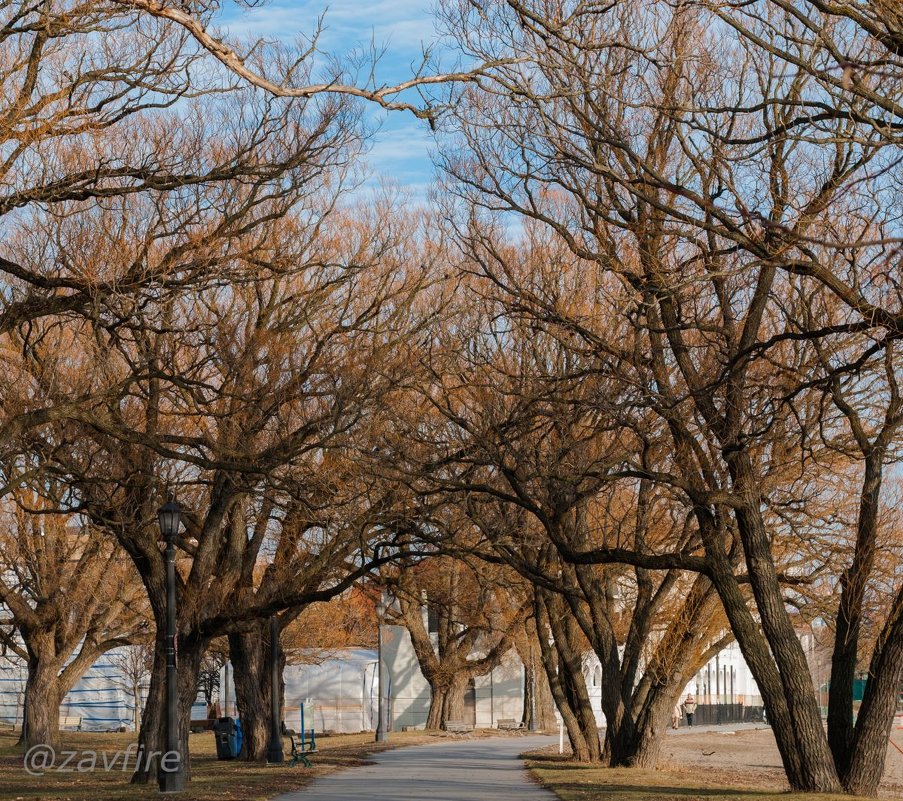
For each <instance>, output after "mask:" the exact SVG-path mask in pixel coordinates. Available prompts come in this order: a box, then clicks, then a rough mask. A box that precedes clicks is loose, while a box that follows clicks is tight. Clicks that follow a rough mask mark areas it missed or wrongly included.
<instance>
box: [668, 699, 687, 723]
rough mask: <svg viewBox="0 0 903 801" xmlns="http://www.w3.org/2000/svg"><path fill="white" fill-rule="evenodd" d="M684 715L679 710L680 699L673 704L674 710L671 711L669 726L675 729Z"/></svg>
mask: <svg viewBox="0 0 903 801" xmlns="http://www.w3.org/2000/svg"><path fill="white" fill-rule="evenodd" d="M683 716H684V714H683V712H681V711H680V701H678V702H677V703H676V704H675V705H674V711H673V712H672V713H671V728H672V729H676V728H677V727H678V726H680V719H681V718H682V717H683Z"/></svg>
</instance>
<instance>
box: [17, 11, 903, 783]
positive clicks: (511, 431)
mask: <svg viewBox="0 0 903 801" xmlns="http://www.w3.org/2000/svg"><path fill="white" fill-rule="evenodd" d="M0 8H2V13H3V23H2V24H3V28H2V40H3V43H4V48H3V56H2V60H0V81H2V87H3V92H4V99H5V101H6V103H5V104H4V106H5V108H6V111H5V113H4V116H3V119H2V122H0V136H2V141H3V143H4V145H3V147H4V151H3V152H4V159H3V161H2V166H0V175H2V176H3V182H2V186H0V225H3V227H4V234H5V236H4V245H3V248H2V251H0V270H2V272H3V275H4V284H3V295H2V306H0V335H2V337H3V341H2V354H3V359H4V365H5V368H6V369H5V374H6V375H5V379H4V380H3V381H2V382H0V392H2V403H0V410H2V411H0V415H2V418H0V466H2V475H3V487H4V496H3V503H4V508H3V514H4V517H5V518H7V519H8V520H9V525H8V526H7V530H6V531H7V533H5V534H4V535H3V536H4V537H5V538H8V539H9V544H8V545H6V544H5V547H4V549H3V554H4V572H3V578H2V581H0V602H2V603H3V606H4V613H6V612H7V611H8V613H9V616H10V617H9V620H4V621H2V623H3V628H2V631H3V632H4V634H3V636H4V640H5V641H6V642H7V643H8V644H9V646H10V647H13V648H14V649H18V650H19V652H20V653H21V654H22V655H23V656H24V657H26V658H27V660H28V663H29V679H28V689H27V692H26V696H27V700H26V709H27V723H26V727H25V732H24V737H25V740H26V741H27V742H28V743H33V742H40V741H47V742H52V740H53V738H54V737H55V707H53V703H52V702H53V700H54V699H56V698H61V697H62V694H63V693H65V690H66V688H67V686H68V685H69V684H71V680H72V678H71V677H72V676H73V675H75V674H77V672H78V670H79V666H80V665H81V662H80V661H79V660H81V661H83V662H84V663H85V664H88V663H90V661H92V659H93V655H96V654H97V653H100V652H102V651H103V650H104V649H106V648H109V647H111V646H112V645H113V644H116V643H119V642H122V641H124V640H127V639H131V638H134V637H135V636H136V633H137V632H139V631H140V630H141V626H142V621H146V620H148V619H150V620H152V621H153V624H152V625H151V626H150V629H151V630H153V631H154V632H160V631H161V630H162V628H163V627H162V625H161V623H162V621H163V614H164V612H165V610H164V605H165V604H164V602H165V593H164V587H163V579H164V568H163V559H162V553H161V549H160V545H159V542H158V540H157V534H156V531H155V526H154V523H153V521H154V514H155V511H156V508H157V506H158V505H159V503H160V501H161V500H162V499H163V498H165V497H166V496H167V495H176V496H178V498H179V500H180V502H181V503H182V504H183V506H184V507H185V508H186V509H187V510H188V511H187V514H186V525H185V531H184V534H183V535H182V536H181V537H180V539H179V543H178V547H179V558H178V571H177V572H178V584H179V586H178V595H179V620H178V632H179V633H178V637H179V655H180V692H179V696H180V705H181V707H180V708H181V718H182V731H181V740H182V744H183V747H184V746H186V745H187V733H188V723H189V720H188V718H189V716H190V707H191V704H192V702H193V701H194V698H195V695H196V691H197V679H198V673H199V670H200V666H201V660H202V658H203V656H204V653H205V652H206V651H207V650H208V648H209V646H210V644H211V642H212V641H213V640H214V639H216V638H222V637H226V638H228V643H229V652H230V657H231V659H232V661H233V663H234V664H235V666H236V671H235V676H236V695H237V701H238V705H239V709H240V711H241V713H242V716H243V718H244V721H245V731H246V736H247V754H248V756H249V758H252V759H255V758H262V757H263V755H264V753H265V750H266V746H265V743H266V731H267V719H266V714H267V713H266V710H267V709H268V707H269V698H270V694H271V693H272V692H274V691H277V692H278V688H271V687H270V686H269V684H268V681H267V677H268V676H269V675H270V671H269V669H268V666H267V659H268V648H267V647H266V646H267V642H266V636H267V635H266V628H267V621H268V619H269V618H270V617H271V616H272V615H277V616H278V621H279V624H280V629H282V630H284V629H286V627H288V626H289V624H290V623H291V622H292V621H293V620H295V619H297V618H298V616H299V615H301V614H303V611H304V610H305V608H307V607H308V606H309V605H310V604H312V603H314V602H316V601H323V600H328V599H329V598H332V597H335V596H339V595H341V594H342V593H343V592H345V591H346V590H347V589H348V588H349V587H351V586H352V585H353V584H354V583H355V582H356V581H357V580H358V579H361V578H362V577H364V576H369V575H371V574H372V573H373V572H374V571H378V574H379V581H380V582H382V583H384V584H386V585H388V586H389V587H390V588H391V589H392V590H393V592H394V594H395V597H396V598H397V599H398V604H397V605H396V606H395V607H394V608H393V611H392V614H393V615H394V616H396V619H397V620H398V621H399V622H403V623H404V624H405V625H406V626H407V627H408V629H409V631H410V632H411V636H412V642H413V644H414V647H415V652H416V653H417V656H418V659H419V661H420V664H421V667H422V670H423V673H424V675H425V676H426V677H427V679H428V680H429V681H430V683H431V686H432V688H433V702H434V703H433V708H432V709H431V711H430V724H431V725H435V724H438V723H440V722H441V721H442V720H443V719H448V718H449V717H457V716H459V710H460V703H462V694H463V688H464V687H466V683H467V680H468V679H469V678H470V677H472V676H475V675H480V674H481V673H482V672H485V671H486V670H488V669H490V668H491V666H492V664H493V663H494V661H495V660H497V659H498V658H499V657H500V656H501V654H503V653H504V652H505V651H507V650H508V649H509V648H512V647H514V648H516V649H517V650H518V652H519V653H520V654H521V656H522V658H523V661H524V663H525V665H527V666H528V670H529V671H534V670H542V671H543V673H544V674H545V678H546V679H547V686H548V693H549V696H550V697H551V699H553V700H554V703H555V705H556V706H557V708H558V710H559V712H560V714H561V716H562V719H563V721H564V724H565V726H566V727H567V731H568V735H569V738H570V742H571V745H572V747H573V750H574V754H575V756H576V757H577V758H578V759H581V760H588V761H594V760H604V761H605V762H606V763H608V764H612V765H628V766H629V765H646V766H648V765H652V764H654V763H655V760H656V758H657V755H658V752H659V748H660V745H661V741H662V736H663V734H664V731H665V729H666V728H667V721H668V719H669V717H670V712H671V710H672V709H673V706H674V704H675V702H676V700H677V697H678V695H679V693H680V692H681V690H682V688H683V687H684V686H685V685H686V683H687V682H688V681H689V679H690V678H691V677H692V676H693V675H695V673H696V672H697V671H698V669H699V667H700V666H701V665H703V664H704V663H705V662H706V661H707V660H708V658H709V657H710V656H711V655H712V654H713V653H714V652H716V651H717V650H718V649H720V648H721V647H722V646H723V644H724V643H725V642H726V641H727V640H728V639H730V638H732V637H733V638H736V640H737V642H738V644H739V646H740V648H741V650H742V652H743V655H744V657H745V659H746V661H747V663H748V664H749V666H750V668H751V670H752V672H753V675H754V677H755V679H756V682H757V684H758V685H759V688H760V690H761V692H762V695H763V698H764V700H765V703H766V706H767V708H768V714H769V720H770V721H771V722H772V725H773V730H774V733H775V738H776V741H777V744H778V748H779V750H780V752H781V756H782V759H783V762H784V767H785V770H786V772H787V776H788V779H789V781H790V784H791V785H792V786H793V787H794V788H795V789H799V790H809V791H837V790H840V789H842V790H846V791H849V792H855V793H860V794H874V793H875V792H876V791H877V786H878V783H879V781H880V778H881V774H882V772H883V763H884V756H885V752H886V739H887V735H888V734H889V731H890V727H891V725H892V719H893V712H894V709H895V706H896V700H897V690H898V686H899V684H900V679H901V672H903V629H901V626H903V615H901V614H900V612H901V610H903V606H901V605H903V587H901V586H900V582H899V577H898V575H897V574H898V566H899V564H900V558H899V557H900V553H899V544H898V543H897V542H896V540H895V538H894V530H895V528H894V521H893V520H892V519H891V518H890V517H889V511H888V510H889V508H890V506H891V505H892V504H891V502H890V501H889V498H888V496H889V494H890V493H891V492H892V488H889V487H888V486H887V484H888V479H887V478H886V477H885V472H886V470H885V468H886V465H887V464H888V463H889V462H891V461H892V460H893V459H894V457H895V456H896V453H897V449H898V447H899V443H900V428H901V424H903V400H901V395H900V389H899V386H898V377H899V366H898V364H897V361H896V360H897V351H898V349H899V346H898V345H897V344H896V343H897V340H898V337H899V334H900V331H901V322H900V321H901V319H903V316H901V315H903V310H901V297H900V285H899V241H901V240H900V231H899V223H898V217H897V214H896V209H897V208H898V207H899V194H898V192H899V186H900V177H901V176H900V171H899V158H898V156H897V153H898V150H897V148H898V145H899V132H900V126H901V124H903V105H901V103H903V100H901V93H903V64H901V58H903V46H901V42H903V27H901V26H903V20H901V18H900V16H899V13H898V12H897V11H896V10H895V6H894V4H892V3H889V2H888V3H884V2H878V1H877V0H876V2H873V3H870V4H866V5H864V4H861V3H852V2H849V3H848V2H845V0H836V1H835V2H832V3H825V2H822V0H754V2H746V1H744V2H742V3H736V4H734V3H730V2H727V3H725V2H718V3H708V2H706V0H700V1H699V2H687V3H664V2H659V1H658V0H622V2H615V3H606V4H598V3H592V2H582V0H580V1H578V0H575V1H574V2H568V3H551V2H545V0H507V2H488V1H487V2H478V1H477V0H445V2H443V3H441V4H440V8H439V17H440V22H441V24H442V25H444V27H445V29H446V33H447V34H448V39H449V40H450V41H454V42H455V43H456V46H457V48H458V50H459V52H460V54H461V55H462V57H463V58H464V59H465V60H466V62H467V63H472V64H474V65H476V66H475V67H474V68H473V69H471V70H468V71H467V72H462V73H453V74H447V75H437V74H435V73H433V72H429V74H427V72H426V71H425V72H422V73H418V77H416V78H414V79H413V81H412V82H410V83H409V84H406V85H399V86H394V87H380V86H377V85H371V84H366V85H363V86H359V85H356V84H355V83H354V82H353V80H352V77H353V76H351V77H349V76H348V75H345V74H342V73H341V72H335V73H332V74H330V75H329V76H327V80H325V81H323V82H314V80H313V76H312V74H311V70H312V64H313V59H312V56H313V54H314V53H315V51H316V47H314V49H313V50H311V51H310V52H307V53H304V54H293V53H292V52H291V50H290V49H288V48H286V47H283V46H279V47H276V46H270V45H265V44H260V45H258V46H257V47H255V48H253V49H251V50H250V51H247V52H242V51H241V46H240V44H239V43H233V42H231V41H229V42H226V40H224V39H222V38H217V34H216V32H215V30H213V29H212V28H211V27H210V23H211V22H212V21H213V20H214V19H215V17H214V15H213V12H214V10H215V9H214V5H213V4H210V7H209V8H208V7H206V6H205V5H204V4H197V8H195V7H194V6H192V8H191V9H186V8H180V9H175V8H169V7H166V6H163V5H159V4H156V3H151V2H144V0H111V2H93V1H92V2H88V3H73V2H64V1H63V0H49V2H47V3H43V4H40V5H37V6H31V5H26V4H22V3H20V2H15V1H14V0H9V2H6V3H2V4H0ZM411 88H419V89H420V91H421V93H422V95H421V98H420V100H419V101H418V103H416V104H415V103H413V102H409V101H408V100H407V97H408V96H409V95H405V94H401V93H400V92H401V90H405V89H411ZM428 90H429V91H430V92H432V93H433V94H431V95H429V96H428V95H427V91H428ZM365 101H370V102H375V103H377V104H380V105H382V106H384V107H387V108H392V109H398V110H407V111H413V112H414V113H415V114H416V115H418V116H420V117H425V118H428V119H429V120H430V122H431V123H432V125H433V127H434V128H435V129H436V130H437V148H438V166H439V169H440V172H441V184H440V187H439V191H437V193H436V197H437V201H436V203H435V205H434V207H432V208H430V209H427V210H412V209H409V208H405V206H404V204H402V203H401V202H400V201H399V200H398V199H397V198H395V197H393V196H392V193H391V192H390V191H386V192H382V193H378V194H377V195H376V196H375V197H373V198H368V199H367V201H366V202H363V203H362V202H360V201H359V198H360V192H359V191H358V192H357V193H355V192H353V191H352V190H356V189H357V187H358V184H359V181H360V178H361V176H360V175H359V173H358V171H357V170H358V167H357V166H356V165H357V163H358V158H359V156H360V154H361V152H362V149H363V148H364V145H365V140H366V137H365V125H364V124H363V120H362V105H361V103H362V102H365ZM355 197H356V198H358V201H357V202H356V201H355V200H354V198H355ZM124 557H127V559H126V558H124ZM90 576H96V577H97V579H96V580H90V581H86V577H90ZM126 585H128V586H129V587H130V588H133V589H134V588H136V587H139V588H140V591H139V592H136V591H132V590H130V591H129V592H124V591H122V590H121V587H124V586H126ZM94 587H97V588H98V590H101V589H102V590H103V591H102V592H101V591H98V592H94V593H92V592H91V589H92V588H94ZM424 594H425V595H424ZM425 598H426V603H427V606H430V607H431V608H432V609H433V614H434V615H436V631H437V634H438V636H437V637H436V638H435V640H434V639H433V638H431V636H430V632H429V631H428V630H424V625H423V608H422V607H423V604H424V602H425V601H424V599H425ZM102 599H106V600H102ZM806 621H808V622H812V621H817V622H819V623H823V624H826V625H828V626H829V627H830V629H831V630H832V631H833V635H834V645H833V654H832V664H831V692H830V702H829V712H828V726H827V733H825V730H824V727H823V723H822V720H821V716H820V711H819V707H818V703H817V699H816V697H815V694H814V691H813V686H812V681H811V677H810V675H809V669H808V666H807V663H806V658H805V653H804V652H803V649H802V647H801V646H800V642H799V638H798V636H797V630H798V629H799V626H800V624H802V623H803V622H806ZM587 649H591V650H592V651H594V652H595V654H596V655H597V656H598V658H599V660H600V662H601V664H602V665H603V668H604V678H603V682H602V687H603V693H602V705H603V711H604V712H605V716H606V719H607V723H608V725H607V728H606V731H605V738H604V742H600V740H599V736H598V732H597V729H596V722H595V716H594V713H593V710H592V709H591V707H590V704H589V693H588V688H587V686H586V683H585V678H584V676H583V672H582V662H581V659H582V654H583V652H584V651H585V650H587ZM73 657H74V659H73ZM73 666H74V667H73ZM862 666H867V669H868V676H869V678H868V682H867V685H866V690H865V697H864V700H863V702H862V705H861V707H860V709H859V712H858V716H857V717H856V719H855V722H854V718H853V677H854V675H855V672H856V670H857V669H859V668H861V667H862ZM67 671H68V672H67ZM163 672H164V664H163V649H162V639H161V638H160V637H159V635H157V642H156V648H155V655H154V661H153V668H152V673H151V681H150V691H149V702H148V706H147V710H146V713H145V715H144V717H143V719H142V730H141V743H142V744H143V745H144V746H145V747H146V748H147V749H148V750H160V748H159V746H160V743H161V742H162V737H163V731H162V721H161V720H160V718H159V712H160V710H161V709H162V707H163V704H162V692H163V687H162V678H163ZM529 683H530V686H531V687H532V686H534V684H535V685H536V686H542V687H545V684H543V683H541V682H540V683H534V682H532V681H530V682H529ZM48 701H49V702H48ZM45 702H48V703H45ZM529 706H530V707H532V704H530V705H529ZM544 706H545V705H544V704H542V703H541V704H539V707H540V709H542V708H543V707H544ZM137 778H138V779H139V780H141V779H146V778H147V774H145V775H143V776H139V777H137Z"/></svg>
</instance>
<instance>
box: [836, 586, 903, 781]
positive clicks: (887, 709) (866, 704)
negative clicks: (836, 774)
mask: <svg viewBox="0 0 903 801" xmlns="http://www.w3.org/2000/svg"><path fill="white" fill-rule="evenodd" d="M889 618H890V620H892V621H893V622H892V623H891V624H890V625H889V626H887V627H886V628H885V629H884V631H882V636H881V638H880V639H879V641H878V643H876V645H875V652H874V654H873V655H872V661H871V664H870V665H869V679H868V683H867V684H866V686H865V694H864V695H863V698H862V705H861V706H860V708H859V715H858V717H857V719H856V731H855V734H854V738H853V744H852V748H851V754H850V759H849V762H848V763H847V770H846V772H845V773H844V774H843V775H842V776H841V779H842V781H843V785H844V789H845V790H846V791H847V792H850V793H854V794H855V795H877V792H878V785H879V784H880V783H881V776H882V775H883V774H884V761H885V759H886V757H887V741H888V739H889V738H890V734H891V729H892V727H893V722H894V712H895V710H896V708H897V693H898V691H899V687H900V679H901V677H903V588H901V589H900V590H899V591H898V592H897V596H896V598H895V599H894V604H893V606H892V608H891V612H890V615H889Z"/></svg>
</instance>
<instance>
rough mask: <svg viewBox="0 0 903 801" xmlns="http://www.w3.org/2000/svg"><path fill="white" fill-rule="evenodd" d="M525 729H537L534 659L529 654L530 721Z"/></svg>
mask: <svg viewBox="0 0 903 801" xmlns="http://www.w3.org/2000/svg"><path fill="white" fill-rule="evenodd" d="M527 731H539V721H538V720H537V719H536V660H535V659H534V657H533V654H532V653H531V654H530V723H529V725H528V726H527Z"/></svg>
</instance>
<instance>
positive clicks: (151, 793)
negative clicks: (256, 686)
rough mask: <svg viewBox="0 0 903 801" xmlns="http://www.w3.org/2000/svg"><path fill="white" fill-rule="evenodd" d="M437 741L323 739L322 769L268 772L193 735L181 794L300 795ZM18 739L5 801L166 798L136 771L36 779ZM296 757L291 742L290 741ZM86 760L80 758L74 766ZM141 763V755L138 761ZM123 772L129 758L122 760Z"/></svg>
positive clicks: (0, 777) (226, 798) (116, 739)
mask: <svg viewBox="0 0 903 801" xmlns="http://www.w3.org/2000/svg"><path fill="white" fill-rule="evenodd" d="M435 736H436V735H435V734H433V735H430V734H425V733H424V732H393V733H392V735H391V740H390V742H389V743H387V744H382V743H381V744H379V745H377V744H376V743H374V742H373V735H372V734H347V735H335V736H331V737H320V738H318V739H317V745H318V748H319V752H318V753H317V754H315V755H312V756H311V761H312V762H313V764H314V766H313V768H311V769H310V770H308V769H307V768H303V767H295V768H289V767H287V765H276V766H272V767H268V766H266V765H259V764H255V763H249V762H238V761H219V760H217V758H216V747H215V743H214V740H213V734H212V733H210V732H204V733H201V734H192V735H191V737H190V739H189V747H190V751H191V781H190V782H189V785H188V789H187V790H186V792H184V793H180V794H179V799H180V801H264V800H265V799H269V798H272V797H273V796H275V795H278V794H279V793H284V792H289V791H291V790H297V789H298V788H300V787H302V786H303V785H304V784H306V783H307V782H309V781H310V780H311V779H312V778H314V777H316V776H322V775H324V774H326V773H331V772H332V771H335V770H338V769H340V768H344V767H351V766H354V765H360V764H364V763H365V762H366V758H367V756H368V755H369V754H372V753H374V752H376V751H382V750H385V749H386V748H397V747H399V746H402V745H413V744H415V743H422V742H428V741H430V740H431V739H433V737H435ZM135 739H136V736H135V735H134V734H131V733H126V734H95V733H91V732H65V733H64V734H63V743H62V748H63V749H68V750H72V751H78V752H80V753H81V752H84V751H97V752H101V751H106V752H107V753H108V754H109V755H110V758H112V754H113V752H116V751H118V750H121V749H125V748H127V747H128V745H129V744H131V743H133V742H135ZM15 742H16V736H15V735H14V734H13V733H12V732H11V731H10V730H8V729H6V730H3V731H0V799H3V801H19V800H20V799H21V801H34V800H35V799H40V801H120V799H121V800H122V801H140V799H150V798H153V799H159V798H160V795H159V793H158V792H157V788H156V784H155V783H154V784H152V785H149V786H135V785H130V784H129V776H130V772H129V771H126V772H123V771H122V770H121V769H115V770H111V771H104V770H103V769H102V766H101V765H100V760H99V759H98V766H99V769H97V770H94V771H93V772H85V773H79V772H70V773H58V772H55V771H53V770H51V771H49V772H47V773H45V774H44V775H43V776H30V775H29V774H28V773H27V772H26V771H25V769H24V767H23V749H21V748H19V747H18V746H16V744H15ZM285 746H286V751H288V740H287V739H286V741H285ZM77 760H78V757H76V758H75V759H73V760H72V764H73V765H74V764H75V763H76V762H77ZM132 760H133V762H134V756H133V757H132ZM118 764H119V766H120V767H121V764H122V760H121V758H120V760H119V763H118Z"/></svg>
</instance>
